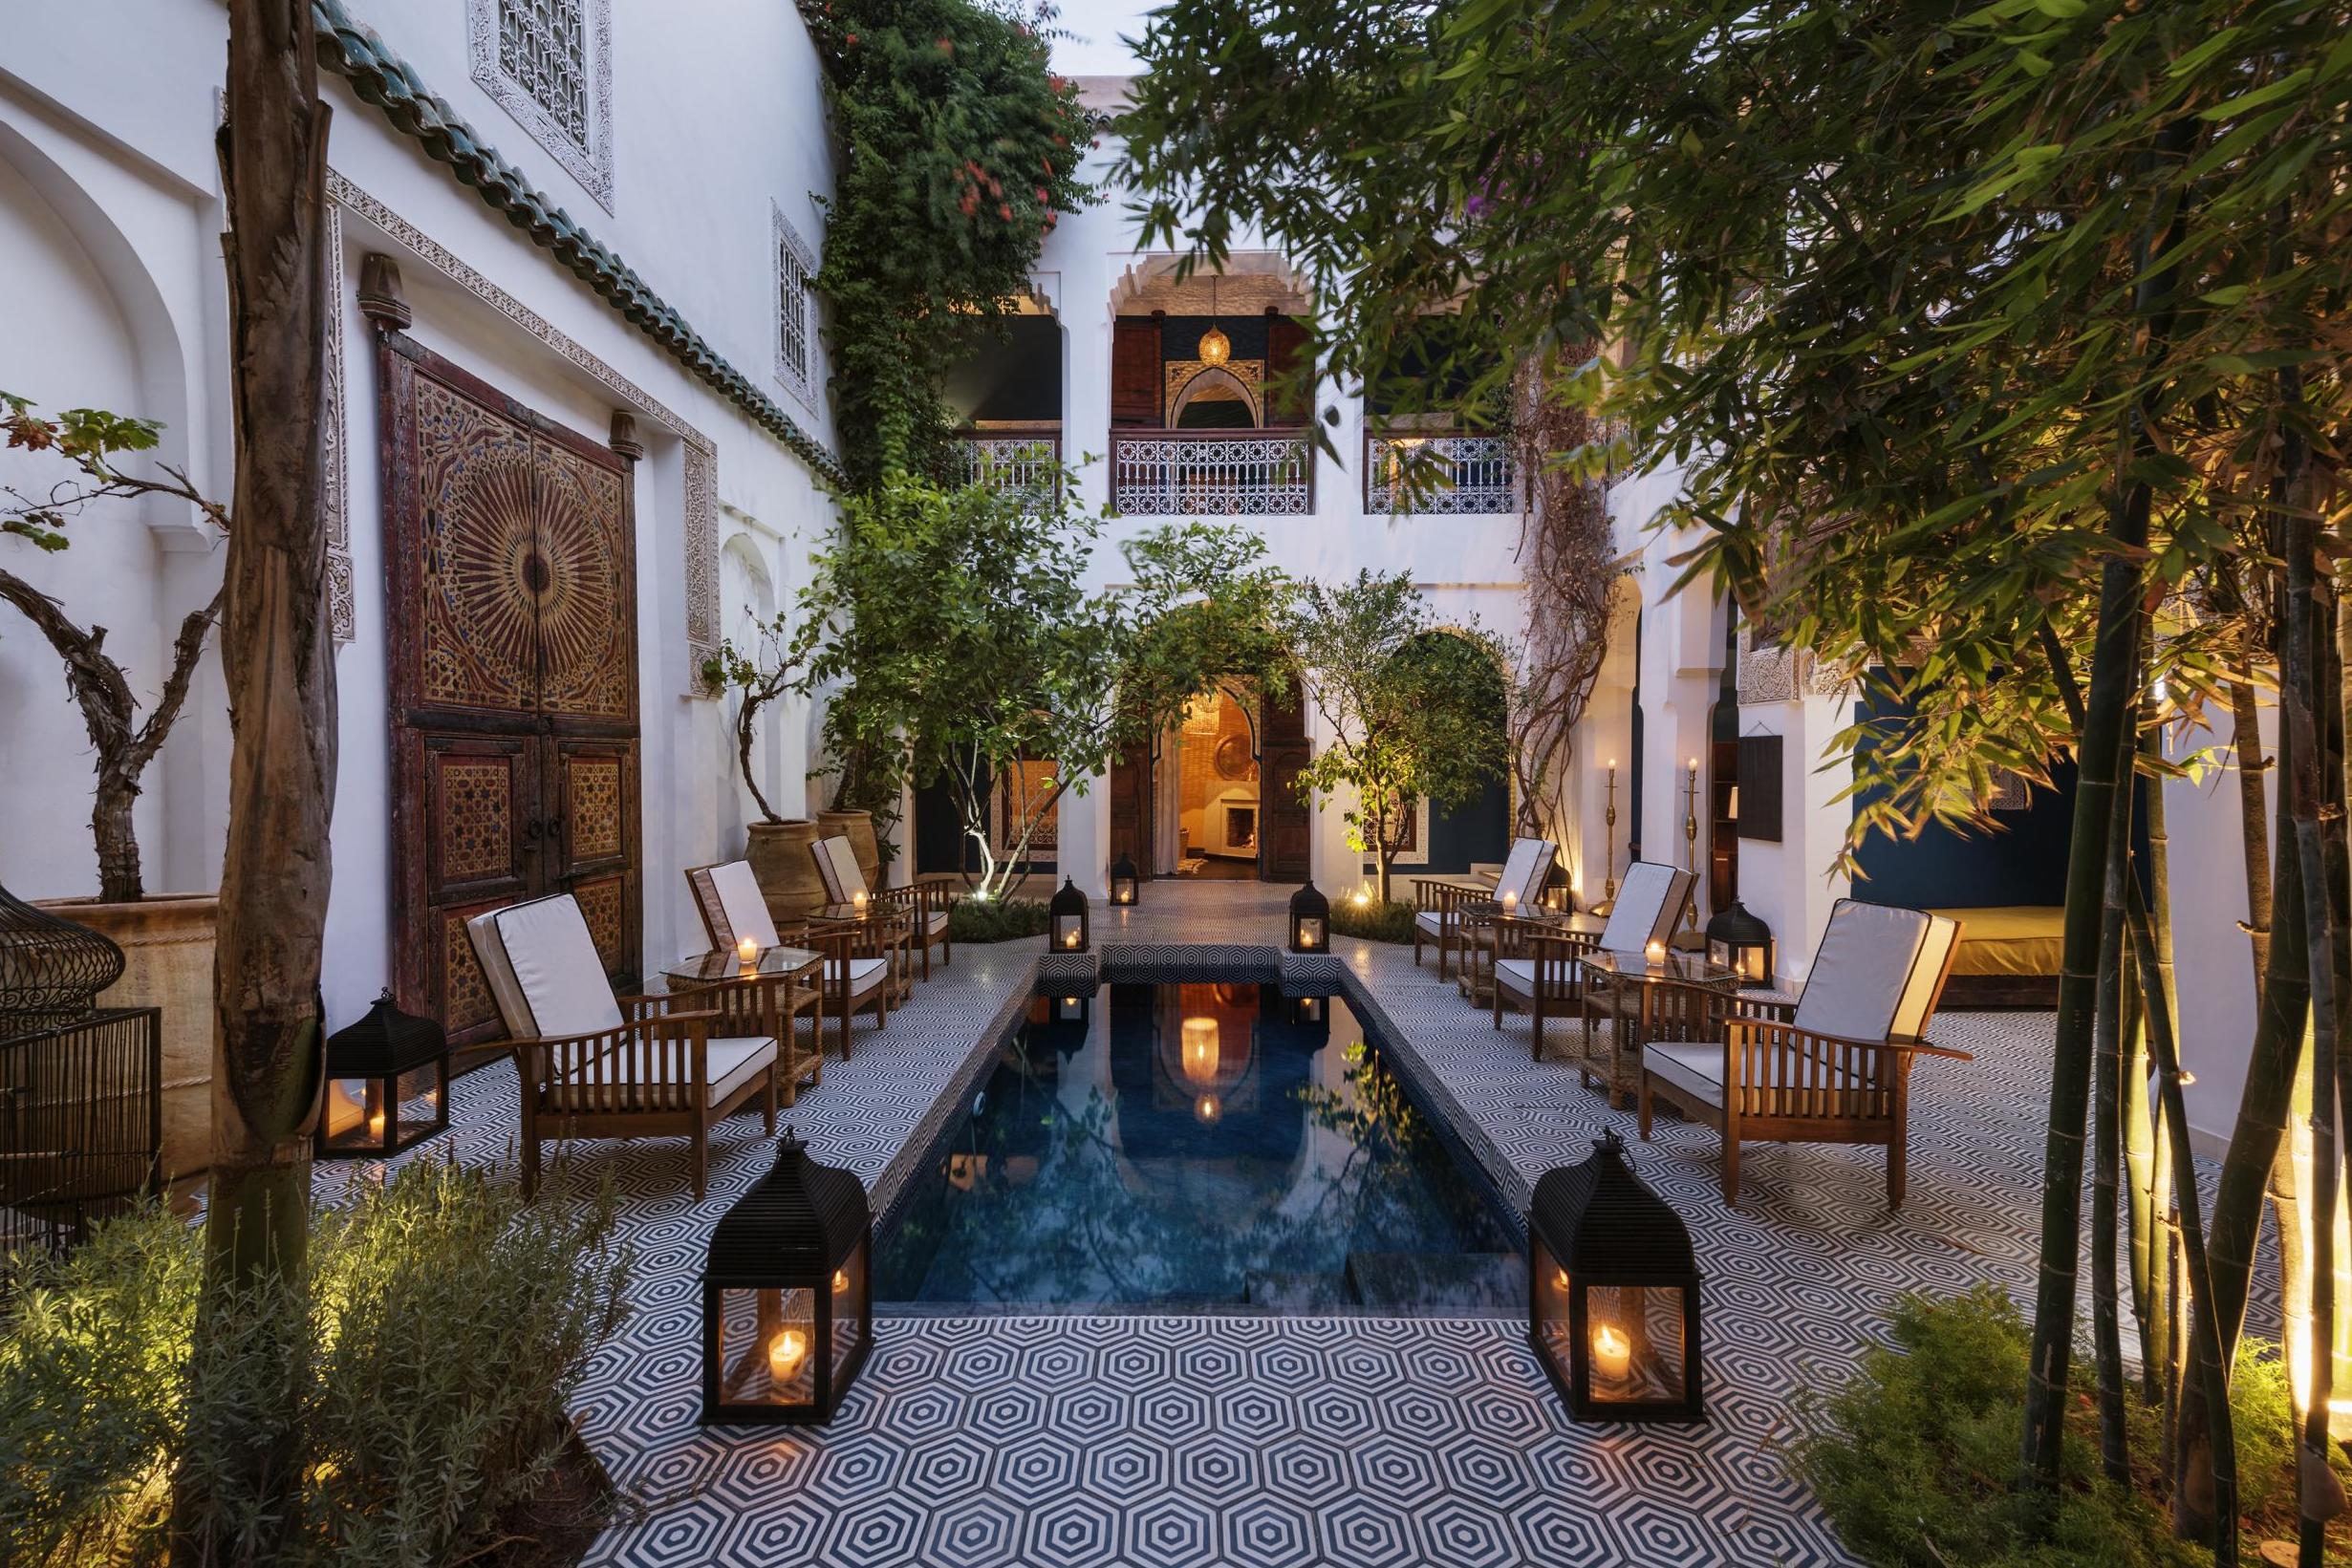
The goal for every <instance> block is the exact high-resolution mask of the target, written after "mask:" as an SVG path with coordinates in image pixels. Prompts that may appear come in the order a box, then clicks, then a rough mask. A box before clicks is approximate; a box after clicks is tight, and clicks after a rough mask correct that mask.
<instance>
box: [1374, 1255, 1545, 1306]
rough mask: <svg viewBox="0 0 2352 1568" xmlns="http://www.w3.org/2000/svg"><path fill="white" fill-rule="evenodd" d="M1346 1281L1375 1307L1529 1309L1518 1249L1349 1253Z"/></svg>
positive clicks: (1524, 1266)
mask: <svg viewBox="0 0 2352 1568" xmlns="http://www.w3.org/2000/svg"><path fill="white" fill-rule="evenodd" d="M1348 1282H1349V1284H1350V1285H1352V1286H1354V1287H1355V1295H1356V1297H1357V1299H1358V1300H1361V1301H1362V1302H1363V1303H1364V1304H1365V1305H1366V1306H1368V1307H1370V1308H1372V1309H1373V1310H1375V1311H1384V1312H1396V1313H1403V1314H1407V1315H1419V1316H1429V1315H1432V1314H1440V1313H1447V1312H1476V1313H1486V1312H1524V1311H1526V1310H1527V1260H1526V1259H1525V1258H1523V1257H1521V1256H1520V1255H1519V1254H1517V1253H1349V1255H1348Z"/></svg>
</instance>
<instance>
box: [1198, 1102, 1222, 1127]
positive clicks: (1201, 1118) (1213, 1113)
mask: <svg viewBox="0 0 2352 1568" xmlns="http://www.w3.org/2000/svg"><path fill="white" fill-rule="evenodd" d="M1223 1114H1224V1106H1220V1105H1219V1104H1218V1103H1217V1096H1216V1095H1214V1094H1204V1095H1202V1096H1201V1097H1200V1098H1199V1099H1198V1100H1196V1101H1194V1102H1193V1119H1194V1120H1195V1121H1198V1122H1199V1123H1201V1124H1203V1125H1204V1126H1214V1125H1216V1122H1217V1119H1218V1117H1219V1116H1221V1115H1223Z"/></svg>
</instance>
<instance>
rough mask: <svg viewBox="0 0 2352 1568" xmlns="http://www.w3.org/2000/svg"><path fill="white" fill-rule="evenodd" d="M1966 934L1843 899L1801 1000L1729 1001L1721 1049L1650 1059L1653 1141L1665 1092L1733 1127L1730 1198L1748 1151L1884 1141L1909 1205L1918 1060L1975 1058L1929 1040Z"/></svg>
mask: <svg viewBox="0 0 2352 1568" xmlns="http://www.w3.org/2000/svg"><path fill="white" fill-rule="evenodd" d="M1959 940H1960V923H1959V922H1958V921H1956V920H1953V919H1949V918H1947V917H1945V916H1942V915H1934V914H1929V913H1926V912H1924V911H1921V910H1904V909H1892V908H1888V907H1887V906H1885V905H1879V904H1862V903H1856V902H1855V901H1854V900H1852V899H1850V898H1842V899H1840V900H1839V901H1838V903H1837V907H1836V908H1835V909H1833V910H1832V911H1831V912H1830V914H1829V926H1828V929H1827V930H1826V931H1824V932H1823V934H1822V946H1821V952H1820V953H1819V954H1818V955H1817V956H1815V957H1814V960H1813V968H1812V970H1811V971H1810V972H1809V973H1808V974H1807V975H1806V976H1805V982H1804V990H1803V991H1802V993H1800V995H1799V997H1798V999H1797V1000H1796V1001H1795V1002H1794V1003H1793V1004H1792V1003H1789V1002H1776V1001H1759V1000H1755V999H1749V998H1745V997H1717V998H1715V1003H1716V1006H1717V1009H1718V1016H1720V1017H1721V1019H1722V1024H1723V1039H1722V1040H1721V1041H1720V1042H1696V1043H1689V1044H1683V1043H1652V1044H1651V1045H1650V1046H1649V1047H1648V1048H1647V1049H1646V1050H1644V1051H1643V1053H1642V1088H1641V1129H1642V1136H1643V1137H1645V1138H1647V1137H1649V1136H1650V1118H1651V1100H1652V1099H1653V1098H1654V1099H1658V1100H1663V1101H1665V1102H1666V1103H1667V1104H1668V1105H1671V1106H1675V1107H1676V1108H1677V1109H1679V1110H1680V1111H1682V1113H1683V1114H1684V1115H1686V1116H1688V1117H1690V1118H1692V1119H1693V1120H1694V1121H1699V1122H1704V1123H1706V1124H1707V1125H1708V1126H1709V1127H1712V1128H1716V1129H1718V1130H1719V1131H1721V1132H1722V1134H1723V1201H1724V1202H1725V1203H1737V1202H1738V1201H1739V1146H1740V1145H1741V1144H1743V1143H1811V1144H1881V1145H1884V1146H1885V1148H1886V1149H1887V1206H1888V1208H1889V1209H1899V1208H1901V1207H1902V1206H1903V1191H1904V1179H1905V1162H1906V1158H1907V1155H1908V1147H1907V1145H1908V1139H1909V1130H1908V1123H1909V1117H1910V1070H1911V1058H1912V1057H1914V1056H1918V1055H1928V1056H1945V1057H1952V1058H1953V1059H1954V1060H1957V1061H1961V1062H1966V1061H1969V1060H1971V1059H1970V1057H1969V1055H1968V1053H1967V1052H1965V1051H1954V1050H1950V1049H1947V1048H1945V1047H1943V1046H1940V1045H1931V1044H1929V1043H1928V1042H1926V1040H1925V1039H1923V1038H1922V1035H1923V1033H1924V1031H1925V1030H1926V1028H1927V1026H1928V1021H1929V1020H1931V1019H1932V1018H1933V1017H1934V1016H1935V1006H1936V1003H1937V1001H1938V1000H1939V999H1941V998H1942V996H1943V991H1944V982H1945V980H1946V978H1947V977H1949V976H1950V974H1951V970H1952V956H1953V951H1954V950H1955V949H1956V948H1957V947H1958V946H1959Z"/></svg>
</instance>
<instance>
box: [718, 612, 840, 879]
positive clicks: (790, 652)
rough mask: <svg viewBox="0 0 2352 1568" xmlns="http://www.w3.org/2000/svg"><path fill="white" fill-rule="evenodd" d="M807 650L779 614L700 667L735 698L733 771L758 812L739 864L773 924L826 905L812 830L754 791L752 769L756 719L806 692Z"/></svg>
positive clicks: (804, 635) (805, 638) (802, 634)
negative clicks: (747, 867) (745, 864)
mask: <svg viewBox="0 0 2352 1568" xmlns="http://www.w3.org/2000/svg"><path fill="white" fill-rule="evenodd" d="M809 648H810V637H809V634H808V632H807V630H806V629H805V628H804V629H803V630H801V631H799V632H795V631H794V629H793V626H792V618H791V616H790V614H789V613H788V612H784V611H779V612H776V614H775V616H774V617H773V618H772V619H768V620H764V621H758V622H755V623H754V624H753V626H752V629H751V634H750V635H749V636H748V637H747V638H746V639H745V640H744V644H743V645H742V646H740V647H739V646H738V645H737V644H736V642H735V641H734V639H733V638H728V639H726V640H724V641H723V642H721V643H720V645H719V652H718V653H717V654H716V655H714V656H712V657H711V658H710V659H708V660H707V661H705V662H704V664H703V666H702V675H703V677H704V678H705V679H707V680H708V681H710V683H711V684H712V685H714V686H727V687H731V688H733V690H734V692H735V694H736V697H737V704H736V709H735V763H736V769H737V771H738V772H739V773H740V774H741V775H742V777H743V781H744V788H745V789H747V790H749V791H750V793H751V804H752V805H754V806H756V807H758V809H759V813H760V816H759V820H758V821H757V822H754V823H752V824H751V825H750V827H749V828H748V829H747V834H748V840H749V842H748V844H747V845H746V847H745V848H744V858H745V859H747V860H749V861H750V862H751V874H752V876H753V877H755V878H756V879H757V880H758V882H759V884H760V892H761V894H762V895H763V896H764V897H765V898H766V900H767V909H768V913H770V914H771V915H773V916H774V917H775V919H776V921H777V923H778V924H779V925H782V924H784V923H785V922H786V921H788V920H796V919H798V918H799V917H800V916H802V915H804V914H806V913H809V911H810V910H812V909H815V908H816V907H817V906H818V905H820V904H822V903H824V902H825V885H824V883H823V882H821V881H819V880H818V878H817V869H816V860H815V858H814V857H813V856H812V855H811V854H810V853H809V849H810V847H811V846H813V845H814V844H815V843H816V841H817V837H818V832H819V829H818V825H817V824H816V823H815V822H812V821H810V820H809V818H807V817H786V816H780V815H778V814H777V812H776V808H775V807H774V806H773V805H770V804H769V803H768V799H767V792H766V790H764V789H762V788H761V787H760V777H759V769H758V768H757V767H756V766H754V765H753V763H752V760H751V754H752V749H753V747H754V745H755V743H756V742H757V741H758V739H759V726H760V715H761V713H762V712H764V711H765V710H766V708H767V707H768V706H769V705H770V704H772V703H774V702H776V701H777V700H778V699H779V698H784V697H787V696H788V695H790V694H791V693H793V692H796V691H800V690H804V689H805V677H806V674H807V671H808V665H809Z"/></svg>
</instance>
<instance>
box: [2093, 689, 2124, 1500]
mask: <svg viewBox="0 0 2352 1568" xmlns="http://www.w3.org/2000/svg"><path fill="white" fill-rule="evenodd" d="M2134 749H2135V748H2134V745H2133V742H2132V736H2131V734H2130V732H2129V730H2126V733H2125V736H2124V738H2123V743H2122V751H2123V756H2124V757H2125V758H2128V757H2129V756H2130V755H2131V753H2132V751H2133V750H2134ZM2119 770H2120V771H2121V772H2122V774H2123V789H2122V793H2121V798H2120V799H2118V801H2117V802H2116V804H2115V806H2114V808H2113V810H2111V811H2110V812H2109V813H2108V822H2107V847H2106V875H2105V880H2104V887H2103V888H2102V890H2101V896H2102V907H2101V910H2100V922H2099V1003H2098V1007H2099V1017H2098V1030H2097V1034H2096V1037H2095V1043H2096V1053H2097V1054H2096V1057H2095V1059H2094V1073H2093V1082H2092V1095H2091V1133H2092V1137H2091V1200H2092V1207H2091V1351H2092V1356H2093V1359H2094V1362H2095V1369H2096V1372H2097V1376H2098V1381H2099V1452H2100V1465H2101V1468H2102V1469H2103V1470H2104V1472H2105V1474H2106V1477H2107V1479H2108V1480H2110V1481H2113V1482H2114V1483H2115V1484H2116V1485H2117V1486H2125V1487H2127V1486H2129V1485H2130V1484H2131V1450H2130V1443H2129V1439H2128V1437H2127V1436H2126V1434H2125V1428H2124V1341H2123V1322H2122V1317H2123V1314H2122V1311H2121V1303H2120V1301H2119V1300H2118V1299H2117V1294H2116V1285H2117V1281H2116V1266H2117V1244H2116V1243H2117V1235H2116V1226H2117V1219H2118V1211H2119V1209H2120V1208H2121V1203H2122V1197H2123V1192H2122V1183H2123V1169H2122V1168H2123V1157H2122V1156H2123V1130H2124V1128H2123V1104H2124V1101H2123V1093H2122V1088H2123V1085H2122V1082H2121V1081H2122V1078H2123V1072H2124V1034H2123V1024H2124V888H2125V884H2126V883H2127V882H2128V881H2129V879H2130V876H2131V788H2130V781H2131V772H2130V769H2129V768H2128V767H2125V766H2122V765H2121V760H2120V759H2119Z"/></svg>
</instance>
